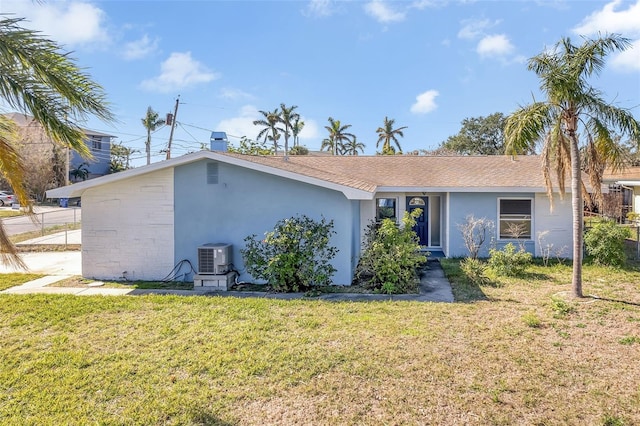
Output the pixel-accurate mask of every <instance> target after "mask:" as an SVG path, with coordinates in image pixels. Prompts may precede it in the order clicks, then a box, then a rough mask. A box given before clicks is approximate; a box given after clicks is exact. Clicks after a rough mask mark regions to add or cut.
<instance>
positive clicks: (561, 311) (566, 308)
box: [551, 296, 576, 318]
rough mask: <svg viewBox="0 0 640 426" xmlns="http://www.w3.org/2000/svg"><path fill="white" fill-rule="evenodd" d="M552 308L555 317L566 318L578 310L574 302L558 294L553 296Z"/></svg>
mask: <svg viewBox="0 0 640 426" xmlns="http://www.w3.org/2000/svg"><path fill="white" fill-rule="evenodd" d="M551 309H552V310H553V312H554V314H553V316H554V317H555V318H564V317H566V316H567V315H569V314H570V313H572V312H574V311H575V310H576V308H575V307H574V306H573V305H572V304H570V303H569V302H567V301H565V300H563V299H561V298H560V297H557V296H551Z"/></svg>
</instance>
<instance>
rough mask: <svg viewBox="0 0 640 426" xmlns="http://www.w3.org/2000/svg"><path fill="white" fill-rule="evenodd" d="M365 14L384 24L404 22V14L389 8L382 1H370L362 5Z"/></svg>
mask: <svg viewBox="0 0 640 426" xmlns="http://www.w3.org/2000/svg"><path fill="white" fill-rule="evenodd" d="M364 10H365V12H366V13H367V14H368V15H370V16H371V17H373V18H374V19H375V20H376V21H378V22H380V23H383V24H386V23H389V22H400V21H404V18H405V17H406V14H405V12H398V11H396V10H394V9H392V8H391V6H389V5H388V4H387V3H385V2H384V1H383V0H372V1H370V2H369V3H367V4H365V5H364Z"/></svg>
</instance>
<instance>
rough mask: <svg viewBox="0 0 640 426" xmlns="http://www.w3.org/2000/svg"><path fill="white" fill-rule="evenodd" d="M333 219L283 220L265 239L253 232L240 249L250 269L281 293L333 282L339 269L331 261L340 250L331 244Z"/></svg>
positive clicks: (253, 273) (305, 217)
mask: <svg viewBox="0 0 640 426" xmlns="http://www.w3.org/2000/svg"><path fill="white" fill-rule="evenodd" d="M334 234H335V231H334V230H333V221H332V220H331V221H327V220H326V219H324V218H322V219H321V220H320V221H316V220H313V219H311V218H309V217H307V216H305V215H302V216H296V217H292V218H289V219H283V220H280V221H278V222H277V223H276V225H275V227H274V229H273V231H270V232H267V233H266V234H265V236H264V238H263V239H258V238H257V236H256V235H255V234H254V235H250V236H248V237H247V238H245V239H244V241H245V242H246V247H245V248H244V249H242V250H240V252H241V253H242V257H243V258H244V263H245V266H246V268H247V272H249V273H250V274H251V276H252V277H254V278H257V279H261V280H265V281H267V282H268V283H269V285H271V287H272V288H273V289H274V290H275V291H278V292H299V291H308V290H311V289H313V288H315V287H320V286H327V285H330V284H331V277H332V276H333V274H334V273H335V272H336V269H335V268H334V267H333V266H332V265H331V263H330V261H331V259H333V258H334V257H335V256H336V254H337V253H338V249H337V248H336V247H333V246H331V245H329V241H330V239H331V236H332V235H334Z"/></svg>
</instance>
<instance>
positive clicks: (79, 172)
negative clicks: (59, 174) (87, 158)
mask: <svg viewBox="0 0 640 426" xmlns="http://www.w3.org/2000/svg"><path fill="white" fill-rule="evenodd" d="M69 175H70V176H71V177H72V178H73V180H74V181H75V182H77V181H79V180H83V181H85V180H87V179H88V178H89V165H88V164H87V163H82V164H80V165H79V166H78V167H76V168H74V169H71V170H70V171H69Z"/></svg>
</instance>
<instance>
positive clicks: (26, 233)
mask: <svg viewBox="0 0 640 426" xmlns="http://www.w3.org/2000/svg"><path fill="white" fill-rule="evenodd" d="M18 209H19V207H18V208H15V209H5V210H11V211H13V212H17V210H18ZM35 211H36V213H35V214H34V215H31V216H29V215H24V214H23V215H16V216H10V217H3V218H2V225H3V227H4V230H5V233H6V234H7V235H9V236H10V237H11V238H12V240H14V242H16V243H23V242H25V241H28V240H31V239H37V238H39V237H44V236H48V235H54V234H61V235H63V236H64V237H65V238H64V239H63V240H61V241H65V243H66V241H67V240H68V238H67V233H68V232H70V231H74V230H79V229H80V224H81V221H82V210H81V209H80V208H77V207H69V208H64V209H57V208H38V207H36V208H35ZM45 244H46V242H45Z"/></svg>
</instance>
